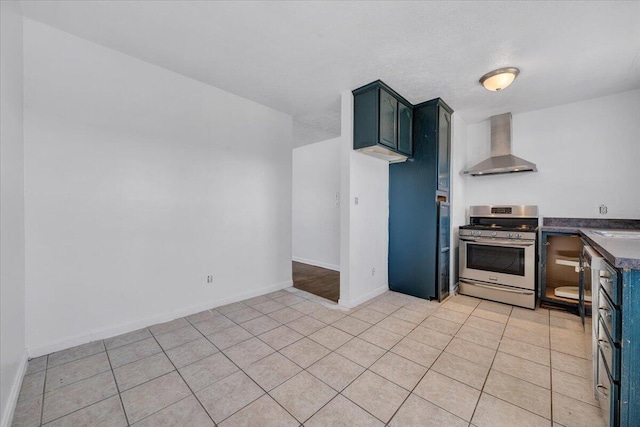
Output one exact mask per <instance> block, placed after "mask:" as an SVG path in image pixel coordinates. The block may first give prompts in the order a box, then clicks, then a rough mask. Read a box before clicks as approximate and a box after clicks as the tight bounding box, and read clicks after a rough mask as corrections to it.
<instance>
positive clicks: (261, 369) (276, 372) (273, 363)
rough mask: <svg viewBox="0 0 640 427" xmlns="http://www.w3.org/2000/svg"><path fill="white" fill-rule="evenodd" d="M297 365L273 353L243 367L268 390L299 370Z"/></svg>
mask: <svg viewBox="0 0 640 427" xmlns="http://www.w3.org/2000/svg"><path fill="white" fill-rule="evenodd" d="M300 371H301V369H300V367H299V366H298V365H296V364H295V363H293V362H292V361H290V360H289V359H287V358H286V357H284V356H283V355H281V354H280V353H273V354H271V355H269V356H267V357H265V358H264V359H260V360H258V361H257V362H255V363H253V364H252V365H250V366H249V367H248V368H246V369H245V372H246V373H247V375H249V376H250V377H251V378H252V379H253V380H254V381H255V382H256V383H258V385H260V387H262V388H263V389H265V390H267V391H270V390H272V389H273V388H275V387H277V386H279V385H280V384H282V383H283V382H285V381H286V380H288V379H289V378H291V377H293V376H294V375H296V374H297V373H298V372H300Z"/></svg>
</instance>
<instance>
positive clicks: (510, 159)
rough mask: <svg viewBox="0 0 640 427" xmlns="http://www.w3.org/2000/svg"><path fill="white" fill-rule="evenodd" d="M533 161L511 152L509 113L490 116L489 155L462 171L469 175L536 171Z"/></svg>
mask: <svg viewBox="0 0 640 427" xmlns="http://www.w3.org/2000/svg"><path fill="white" fill-rule="evenodd" d="M537 171H538V168H537V167H536V165H535V163H531V162H528V161H526V160H524V159H521V158H520V157H516V156H514V155H513V154H511V113H505V114H500V115H497V116H493V117H491V157H489V158H488V159H487V160H485V161H482V162H480V163H478V164H477V165H475V166H473V167H471V168H469V169H467V170H466V171H464V173H465V174H469V175H471V176H482V175H498V174H503V173H516V172H537Z"/></svg>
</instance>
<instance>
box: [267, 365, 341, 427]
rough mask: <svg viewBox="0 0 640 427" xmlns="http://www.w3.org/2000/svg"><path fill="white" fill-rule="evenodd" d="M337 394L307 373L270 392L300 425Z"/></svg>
mask: <svg viewBox="0 0 640 427" xmlns="http://www.w3.org/2000/svg"><path fill="white" fill-rule="evenodd" d="M336 394H337V392H336V391H335V390H333V389H332V388H331V387H329V386H328V385H326V384H325V383H323V382H322V381H320V380H319V379H317V378H315V377H314V376H312V375H311V374H309V373H307V372H304V371H303V372H300V373H299V374H297V375H296V376H294V377H293V378H291V379H289V380H287V381H285V382H284V383H283V384H281V385H279V386H278V387H276V388H275V389H273V390H272V391H271V392H270V395H271V397H273V398H274V399H275V400H276V401H277V402H278V403H280V404H281V405H282V406H283V407H284V408H285V409H286V410H287V411H288V412H289V413H290V414H291V415H293V416H294V417H296V418H297V419H298V421H300V422H301V423H303V422H305V421H306V420H307V419H309V418H310V417H311V416H312V415H313V414H315V413H316V412H317V411H318V410H319V409H320V408H322V407H323V406H324V405H325V404H326V403H327V402H329V401H330V400H331V399H333V397H334V396H335V395H336Z"/></svg>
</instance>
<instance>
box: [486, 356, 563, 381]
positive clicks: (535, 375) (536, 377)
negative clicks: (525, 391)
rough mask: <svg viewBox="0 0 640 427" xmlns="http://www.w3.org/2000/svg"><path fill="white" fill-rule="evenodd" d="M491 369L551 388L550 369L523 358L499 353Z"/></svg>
mask: <svg viewBox="0 0 640 427" xmlns="http://www.w3.org/2000/svg"><path fill="white" fill-rule="evenodd" d="M491 369H493V370H496V371H498V372H502V373H503V374H508V375H511V376H512V377H516V378H520V379H521V380H525V381H527V382H530V383H532V384H535V385H538V386H540V387H544V388H546V389H549V388H551V370H550V369H549V367H548V366H545V365H541V364H539V363H535V362H531V361H529V360H527V359H523V358H521V357H517V356H512V355H510V354H507V353H503V352H501V351H499V352H498V354H496V358H495V360H494V361H493V366H492V367H491Z"/></svg>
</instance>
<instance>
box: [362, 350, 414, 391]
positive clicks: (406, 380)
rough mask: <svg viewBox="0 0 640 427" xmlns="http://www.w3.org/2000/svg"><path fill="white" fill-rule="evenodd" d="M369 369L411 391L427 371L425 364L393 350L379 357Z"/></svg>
mask: <svg viewBox="0 0 640 427" xmlns="http://www.w3.org/2000/svg"><path fill="white" fill-rule="evenodd" d="M369 370H371V371H372V372H375V373H376V374H378V375H380V376H381V377H384V378H386V379H388V380H389V381H392V382H394V383H395V384H397V385H399V386H400V387H403V388H405V389H407V390H409V391H411V390H412V389H413V388H414V387H415V386H416V384H418V381H420V380H421V379H422V377H423V376H424V374H425V373H426V372H427V368H425V367H424V366H422V365H418V364H417V363H414V362H412V361H410V360H408V359H405V358H404V357H402V356H399V355H397V354H395V353H391V352H389V353H387V354H385V355H384V356H382V357H381V358H380V359H378V361H377V362H376V363H374V364H373V365H371V367H370V368H369Z"/></svg>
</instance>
